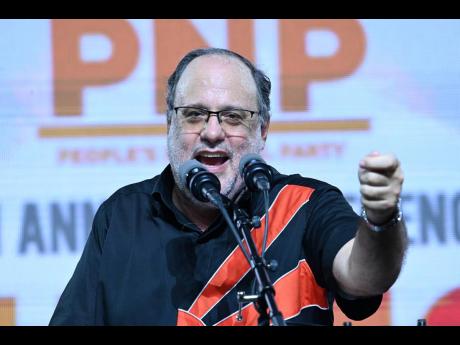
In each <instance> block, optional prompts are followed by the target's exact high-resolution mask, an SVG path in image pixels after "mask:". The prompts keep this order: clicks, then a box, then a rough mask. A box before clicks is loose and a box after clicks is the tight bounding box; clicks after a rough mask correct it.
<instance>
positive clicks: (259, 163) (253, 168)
mask: <svg viewBox="0 0 460 345" xmlns="http://www.w3.org/2000/svg"><path fill="white" fill-rule="evenodd" d="M239 171H240V175H241V176H242V177H243V179H244V182H245V183H246V186H247V187H248V188H249V189H250V190H252V191H269V190H270V182H271V180H272V171H271V169H270V167H269V166H268V165H267V164H266V163H265V161H264V160H263V159H262V157H260V156H259V155H258V154H255V153H248V154H246V155H244V156H243V157H242V158H241V160H240V166H239Z"/></svg>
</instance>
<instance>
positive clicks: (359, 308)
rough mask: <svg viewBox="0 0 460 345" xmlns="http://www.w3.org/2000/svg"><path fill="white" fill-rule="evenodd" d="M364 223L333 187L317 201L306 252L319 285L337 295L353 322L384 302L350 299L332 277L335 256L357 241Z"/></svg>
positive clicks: (310, 224)
mask: <svg viewBox="0 0 460 345" xmlns="http://www.w3.org/2000/svg"><path fill="white" fill-rule="evenodd" d="M312 201H313V200H312ZM360 221H361V218H360V217H359V216H358V215H357V214H356V213H355V212H354V211H353V209H352V207H351V206H350V204H349V203H348V202H347V201H346V200H345V198H344V196H343V194H342V193H341V192H340V190H339V189H337V188H335V187H332V186H330V188H327V189H326V190H324V191H322V192H320V193H319V194H318V196H317V197H316V198H315V200H314V206H313V208H312V211H311V214H310V216H309V219H308V222H307V229H306V231H305V235H304V248H305V252H306V255H307V259H308V260H309V262H310V263H311V267H312V271H313V273H314V274H315V277H316V279H317V281H318V284H319V285H321V286H322V287H324V288H326V289H328V290H329V291H331V292H333V293H334V295H335V297H336V300H337V305H338V306H339V307H340V309H341V310H342V311H343V312H344V313H345V315H347V316H348V317H350V318H351V319H353V320H362V319H364V318H366V317H369V316H370V315H372V314H373V313H374V312H375V311H376V310H377V309H378V307H379V306H380V302H381V300H382V295H378V296H372V297H369V298H353V297H351V296H347V295H346V294H344V293H343V292H341V291H340V289H339V287H338V284H337V281H336V280H335V278H334V275H333V273H332V266H333V262H334V258H335V256H336V255H337V253H338V251H339V250H340V249H341V248H342V246H343V245H345V244H346V243H347V242H348V241H350V240H351V239H353V238H354V237H355V235H356V232H357V230H358V227H359V223H360Z"/></svg>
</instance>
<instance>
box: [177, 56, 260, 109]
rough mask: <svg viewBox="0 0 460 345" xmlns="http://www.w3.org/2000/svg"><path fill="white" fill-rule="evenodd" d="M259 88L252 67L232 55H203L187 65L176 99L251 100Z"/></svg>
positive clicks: (201, 100)
mask: <svg viewBox="0 0 460 345" xmlns="http://www.w3.org/2000/svg"><path fill="white" fill-rule="evenodd" d="M256 95H257V88H256V84H255V81H254V78H253V77H252V74H251V71H250V70H249V68H248V67H247V66H246V65H245V64H244V63H243V62H241V61H239V60H238V59H236V58H234V57H230V56H221V55H205V56H200V57H198V58H196V59H194V60H193V61H191V62H190V64H189V65H188V66H187V67H186V68H185V70H184V72H183V74H182V76H181V78H180V79H179V82H178V84H177V88H176V100H177V101H197V102H207V103H209V102H211V103H212V102H219V101H222V102H224V101H226V102H229V103H232V102H243V103H251V104H247V106H252V105H253V103H254V101H255V99H256Z"/></svg>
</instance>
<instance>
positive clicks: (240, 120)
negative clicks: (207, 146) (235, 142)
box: [174, 107, 258, 135]
mask: <svg viewBox="0 0 460 345" xmlns="http://www.w3.org/2000/svg"><path fill="white" fill-rule="evenodd" d="M174 110H175V111H176V114H177V116H178V117H179V120H180V121H181V123H182V128H183V130H184V131H186V132H189V133H200V132H201V131H202V130H203V129H204V127H205V125H206V123H208V121H209V118H210V117H211V116H213V115H215V116H216V117H217V120H218V121H219V124H220V126H221V127H222V129H223V130H224V131H225V133H227V134H233V135H241V134H247V133H248V131H249V130H250V128H251V125H252V124H253V123H254V119H253V116H254V114H256V113H258V112H257V111H251V110H244V109H228V110H220V111H210V110H207V109H203V108H195V107H175V108H174Z"/></svg>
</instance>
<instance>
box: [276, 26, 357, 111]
mask: <svg viewBox="0 0 460 345" xmlns="http://www.w3.org/2000/svg"><path fill="white" fill-rule="evenodd" d="M312 30H328V31H332V32H333V33H334V34H335V35H337V38H338V41H339V48H338V50H337V52H336V53H335V54H334V55H332V56H326V57H314V58H313V57H310V56H308V55H306V54H305V44H304V42H305V34H306V33H307V32H309V31H312ZM365 44H366V41H365V35H364V30H363V28H362V26H361V24H360V23H359V22H358V21H357V20H352V19H338V20H326V19H308V20H307V19H303V20H292V19H291V20H287V19H284V20H280V65H281V107H282V109H283V110H285V111H300V110H305V109H308V108H309V102H308V88H309V86H310V85H311V83H312V82H313V81H322V80H332V79H338V78H341V77H345V76H348V75H350V74H351V73H352V72H353V71H354V70H355V69H356V68H357V67H358V66H359V65H360V64H361V62H362V60H363V57H364V53H365Z"/></svg>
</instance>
